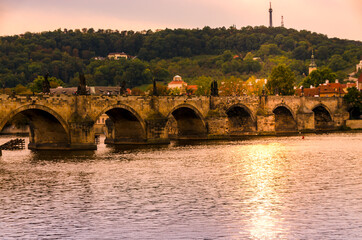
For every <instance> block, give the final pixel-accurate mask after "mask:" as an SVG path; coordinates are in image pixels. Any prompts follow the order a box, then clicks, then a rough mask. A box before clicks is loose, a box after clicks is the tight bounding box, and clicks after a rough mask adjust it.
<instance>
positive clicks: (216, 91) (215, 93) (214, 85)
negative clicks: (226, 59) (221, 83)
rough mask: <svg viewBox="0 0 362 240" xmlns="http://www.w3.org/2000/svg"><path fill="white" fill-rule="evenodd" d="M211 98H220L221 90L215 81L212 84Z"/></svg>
mask: <svg viewBox="0 0 362 240" xmlns="http://www.w3.org/2000/svg"><path fill="white" fill-rule="evenodd" d="M211 96H214V97H217V96H219V89H218V86H217V82H216V80H215V79H214V81H212V83H211Z"/></svg>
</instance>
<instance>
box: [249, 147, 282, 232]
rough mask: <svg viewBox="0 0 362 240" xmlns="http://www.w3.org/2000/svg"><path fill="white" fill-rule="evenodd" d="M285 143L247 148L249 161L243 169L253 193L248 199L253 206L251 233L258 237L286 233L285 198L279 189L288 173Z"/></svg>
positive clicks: (251, 209)
mask: <svg viewBox="0 0 362 240" xmlns="http://www.w3.org/2000/svg"><path fill="white" fill-rule="evenodd" d="M285 151H286V149H285V147H284V146H283V145H281V144H278V143H274V144H268V145H251V146H248V147H247V148H246V153H247V155H248V156H249V157H248V161H247V162H244V163H243V168H244V169H243V171H244V172H247V173H248V174H247V175H246V179H247V182H248V185H249V187H250V189H251V191H252V194H253V196H252V197H251V198H250V199H249V200H248V201H247V202H246V205H248V206H250V215H251V216H250V224H251V225H250V226H249V231H250V235H251V236H252V238H254V239H273V238H276V237H277V236H281V235H285V233H286V232H287V229H281V226H282V221H283V219H282V218H281V217H280V215H281V209H280V208H281V207H282V206H283V203H282V199H281V197H280V195H279V193H278V191H277V190H278V189H279V188H281V187H282V185H283V184H285V183H284V182H283V175H284V174H285V171H284V168H285V164H286V162H285V160H286V159H285V156H284V153H285Z"/></svg>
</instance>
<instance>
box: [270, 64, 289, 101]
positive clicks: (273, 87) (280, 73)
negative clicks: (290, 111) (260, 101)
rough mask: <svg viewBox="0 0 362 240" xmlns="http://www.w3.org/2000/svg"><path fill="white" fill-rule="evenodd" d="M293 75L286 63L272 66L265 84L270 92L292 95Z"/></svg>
mask: <svg viewBox="0 0 362 240" xmlns="http://www.w3.org/2000/svg"><path fill="white" fill-rule="evenodd" d="M294 81H295V75H294V73H293V71H292V70H291V69H290V68H289V67H287V66H286V65H284V64H282V65H278V66H277V67H274V68H273V70H272V71H271V74H270V76H269V80H268V82H267V84H266V86H267V88H268V90H269V92H270V93H280V94H282V95H292V94H293V93H294V89H293V86H294Z"/></svg>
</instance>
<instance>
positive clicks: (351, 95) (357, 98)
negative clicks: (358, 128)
mask: <svg viewBox="0 0 362 240" xmlns="http://www.w3.org/2000/svg"><path fill="white" fill-rule="evenodd" d="M343 99H344V101H346V102H347V103H348V104H349V105H350V106H351V107H355V108H358V109H359V111H360V112H362V92H361V91H358V89H357V88H356V87H352V88H348V93H347V94H346V95H344V97H343Z"/></svg>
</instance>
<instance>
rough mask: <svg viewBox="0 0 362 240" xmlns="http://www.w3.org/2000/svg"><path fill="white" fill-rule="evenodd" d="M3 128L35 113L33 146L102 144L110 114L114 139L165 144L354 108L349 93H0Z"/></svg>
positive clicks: (308, 125) (273, 127)
mask: <svg viewBox="0 0 362 240" xmlns="http://www.w3.org/2000/svg"><path fill="white" fill-rule="evenodd" d="M0 102H1V107H0V128H1V129H2V128H3V127H4V126H5V124H6V123H7V122H8V121H10V120H11V119H12V118H13V117H14V116H15V115H17V114H23V115H24V116H26V117H27V118H28V119H29V120H30V129H31V130H30V144H29V148H31V149H96V145H95V143H94V137H95V136H94V123H95V122H96V120H97V119H98V118H99V117H100V116H101V115H102V114H104V113H106V114H107V115H108V116H109V118H110V121H108V122H107V129H108V131H107V133H106V135H107V136H106V143H108V144H130V143H131V144H158V143H168V142H169V140H170V139H172V138H177V139H213V138H226V137H229V136H240V135H262V134H275V133H276V132H299V131H314V130H329V129H336V128H338V127H340V126H342V125H344V124H345V121H346V120H347V119H348V117H349V114H348V112H347V110H346V106H345V105H344V104H343V101H342V98H338V97H332V98H308V97H295V96H285V97H282V96H261V97H258V96H255V97H250V96H243V97H239V96H230V97H208V96H202V97H195V96H192V97H188V96H159V97H156V96H140V97H137V96H95V95H90V96H75V95H71V96H70V95H43V96H31V97H23V96H15V97H11V96H8V95H1V96H0Z"/></svg>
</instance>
